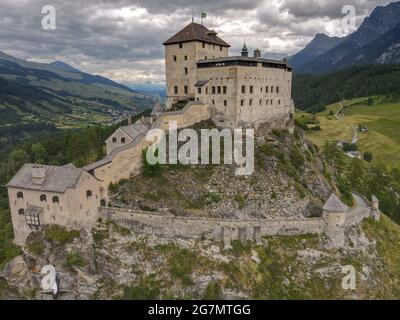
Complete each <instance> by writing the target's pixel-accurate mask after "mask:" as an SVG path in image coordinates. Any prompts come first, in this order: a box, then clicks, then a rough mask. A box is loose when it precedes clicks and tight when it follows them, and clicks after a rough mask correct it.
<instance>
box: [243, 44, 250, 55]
mask: <svg viewBox="0 0 400 320" xmlns="http://www.w3.org/2000/svg"><path fill="white" fill-rule="evenodd" d="M248 56H249V50H247V46H246V43H244V44H243V48H242V57H248Z"/></svg>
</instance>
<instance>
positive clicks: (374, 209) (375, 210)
mask: <svg viewBox="0 0 400 320" xmlns="http://www.w3.org/2000/svg"><path fill="white" fill-rule="evenodd" d="M371 217H372V218H373V219H374V220H375V221H379V220H380V218H381V212H380V210H379V200H378V198H377V197H375V196H372V197H371Z"/></svg>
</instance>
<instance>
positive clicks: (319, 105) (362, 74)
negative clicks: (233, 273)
mask: <svg viewBox="0 0 400 320" xmlns="http://www.w3.org/2000/svg"><path fill="white" fill-rule="evenodd" d="M292 94H293V97H294V102H295V105H296V108H298V109H300V110H304V111H307V112H311V113H317V112H321V111H324V110H325V106H327V105H330V104H332V103H335V102H338V101H341V100H343V99H346V100H348V99H352V98H357V97H370V96H376V95H382V96H385V97H386V99H387V100H388V101H390V100H399V98H400V65H368V66H357V67H352V68H349V69H345V70H341V71H337V72H333V73H330V74H326V75H311V74H307V75H294V77H293V93H292Z"/></svg>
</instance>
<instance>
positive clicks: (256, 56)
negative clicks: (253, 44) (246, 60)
mask: <svg viewBox="0 0 400 320" xmlns="http://www.w3.org/2000/svg"><path fill="white" fill-rule="evenodd" d="M254 58H261V51H260V50H259V49H258V48H257V49H256V50H254Z"/></svg>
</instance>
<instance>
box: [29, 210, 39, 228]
mask: <svg viewBox="0 0 400 320" xmlns="http://www.w3.org/2000/svg"><path fill="white" fill-rule="evenodd" d="M25 218H26V223H27V224H28V226H29V227H30V228H32V227H35V228H36V229H37V228H38V227H39V226H40V219H39V211H37V210H28V212H26V214H25Z"/></svg>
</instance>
